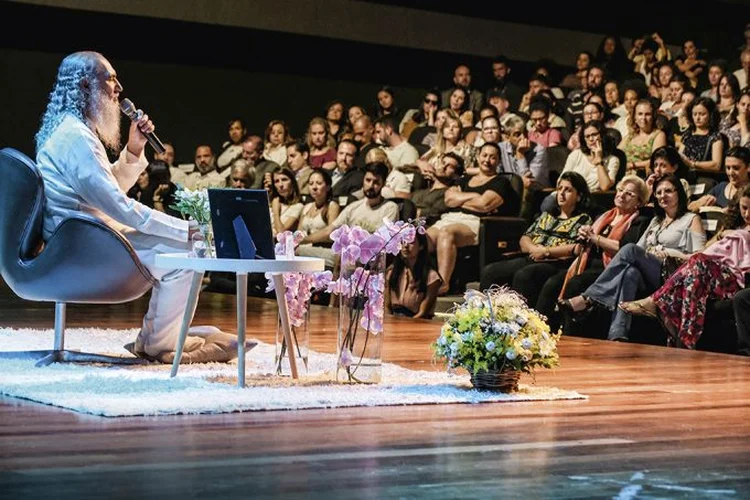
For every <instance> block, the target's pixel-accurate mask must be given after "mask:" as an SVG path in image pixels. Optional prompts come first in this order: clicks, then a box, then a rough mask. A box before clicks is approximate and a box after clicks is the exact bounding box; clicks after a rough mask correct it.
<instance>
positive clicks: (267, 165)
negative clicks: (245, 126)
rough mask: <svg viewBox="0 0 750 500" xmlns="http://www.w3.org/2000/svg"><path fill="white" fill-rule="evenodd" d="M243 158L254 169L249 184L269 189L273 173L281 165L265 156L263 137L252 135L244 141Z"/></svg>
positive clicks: (257, 187)
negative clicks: (251, 180)
mask: <svg viewBox="0 0 750 500" xmlns="http://www.w3.org/2000/svg"><path fill="white" fill-rule="evenodd" d="M242 159H243V160H245V161H247V163H248V168H252V169H253V170H254V176H253V182H252V184H250V186H248V187H249V188H252V189H261V188H265V189H269V188H270V186H271V173H272V172H273V171H274V170H276V168H277V167H278V166H279V165H278V164H277V163H275V162H272V161H270V160H266V159H265V158H263V138H262V137H260V136H258V135H251V136H249V137H248V138H247V139H245V141H244V142H243V143H242Z"/></svg>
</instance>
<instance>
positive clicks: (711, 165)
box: [680, 97, 724, 175]
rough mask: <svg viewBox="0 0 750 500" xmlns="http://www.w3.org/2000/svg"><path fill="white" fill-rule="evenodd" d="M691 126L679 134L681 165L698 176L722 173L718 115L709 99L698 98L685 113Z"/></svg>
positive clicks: (721, 146) (722, 146) (722, 150)
mask: <svg viewBox="0 0 750 500" xmlns="http://www.w3.org/2000/svg"><path fill="white" fill-rule="evenodd" d="M687 118H688V122H689V123H690V126H689V127H688V130H687V132H685V133H684V134H682V147H681V148H680V154H682V159H683V161H684V162H685V163H686V164H687V166H688V167H690V169H691V170H693V171H695V173H697V174H698V175H700V174H706V173H708V174H716V173H718V172H719V171H720V170H721V157H722V154H723V153H724V144H723V143H722V141H721V135H720V134H719V113H718V112H717V111H716V103H715V102H713V101H712V100H711V99H709V98H708V97H698V98H697V99H695V100H694V101H693V102H692V103H690V106H688V109H687Z"/></svg>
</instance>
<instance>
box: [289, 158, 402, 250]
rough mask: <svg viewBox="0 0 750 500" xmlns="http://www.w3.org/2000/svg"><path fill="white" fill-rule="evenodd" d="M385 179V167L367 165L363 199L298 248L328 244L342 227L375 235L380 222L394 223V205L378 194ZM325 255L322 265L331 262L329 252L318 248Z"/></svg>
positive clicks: (363, 181)
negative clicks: (389, 221)
mask: <svg viewBox="0 0 750 500" xmlns="http://www.w3.org/2000/svg"><path fill="white" fill-rule="evenodd" d="M387 177H388V167H387V166H386V165H385V164H384V163H370V164H369V165H367V166H366V167H365V176H364V179H363V180H362V191H363V192H364V195H365V197H364V198H363V199H361V200H357V201H355V202H353V203H350V204H349V205H347V206H346V208H344V209H343V210H342V211H341V213H340V214H339V216H338V217H336V220H334V221H333V223H332V224H330V225H329V226H328V227H326V228H324V229H321V230H320V231H317V232H315V233H312V234H309V235H308V236H306V237H305V238H304V239H303V240H302V242H301V243H300V244H304V243H325V242H330V241H331V238H330V236H331V233H332V232H333V231H334V230H335V229H337V228H339V227H341V226H343V225H344V224H346V225H348V226H359V227H361V228H363V229H365V230H366V231H369V232H375V231H376V230H377V229H378V228H379V227H380V226H382V225H383V218H387V219H388V220H391V221H395V220H397V219H398V205H396V204H395V203H394V202H392V201H387V200H386V199H385V198H383V196H382V194H381V191H382V190H383V186H384V185H385V179H386V178H387ZM321 250H324V251H325V252H322V253H321V255H320V256H321V257H323V258H325V259H326V263H328V262H330V261H332V260H333V258H334V253H333V250H332V249H330V248H321Z"/></svg>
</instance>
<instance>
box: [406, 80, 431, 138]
mask: <svg viewBox="0 0 750 500" xmlns="http://www.w3.org/2000/svg"><path fill="white" fill-rule="evenodd" d="M439 108H440V91H439V90H438V89H432V90H428V91H427V92H426V93H425V95H424V98H423V99H422V103H421V104H420V105H419V107H418V108H415V109H410V110H408V111H407V112H406V113H405V114H404V119H403V120H401V123H400V124H399V126H398V128H399V133H400V134H401V136H402V137H403V138H404V139H407V140H408V139H409V136H410V135H411V133H412V132H414V129H416V128H419V127H425V126H428V127H433V126H435V119H436V118H437V112H438V109H439Z"/></svg>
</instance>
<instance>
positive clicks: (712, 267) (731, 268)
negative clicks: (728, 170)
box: [619, 186, 750, 349]
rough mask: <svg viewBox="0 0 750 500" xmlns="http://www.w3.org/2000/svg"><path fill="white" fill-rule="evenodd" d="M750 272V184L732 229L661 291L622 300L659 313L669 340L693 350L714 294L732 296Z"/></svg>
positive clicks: (627, 307)
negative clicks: (634, 299) (631, 300)
mask: <svg viewBox="0 0 750 500" xmlns="http://www.w3.org/2000/svg"><path fill="white" fill-rule="evenodd" d="M748 271H750V186H745V187H744V188H743V189H742V191H741V193H740V195H739V196H738V197H737V198H735V199H734V200H733V201H732V207H731V210H730V212H729V222H728V226H727V230H724V231H721V232H720V233H719V234H717V235H716V236H715V237H714V238H713V239H712V243H711V244H709V245H708V246H707V247H706V248H705V250H703V251H702V252H700V253H697V254H695V255H693V256H692V257H690V259H688V261H687V262H686V263H685V264H684V265H683V266H682V267H680V268H679V269H678V270H677V271H676V272H675V273H674V274H673V275H672V277H670V278H669V279H668V280H667V282H666V283H664V284H663V285H662V286H661V288H659V289H658V290H657V291H656V292H654V293H653V294H651V295H650V296H648V297H646V298H645V299H641V300H636V301H633V302H622V303H620V305H619V308H620V309H621V310H623V311H624V312H626V313H630V314H636V315H642V316H650V317H658V319H659V320H660V321H661V323H662V325H663V326H664V328H665V329H666V330H667V331H668V332H669V337H668V339H667V343H668V345H676V346H678V347H686V348H688V349H694V348H695V346H696V344H697V343H698V340H699V339H700V336H701V334H702V333H703V326H704V324H705V320H706V303H707V302H708V300H709V299H731V298H732V297H734V295H735V294H736V293H737V292H738V291H739V290H741V289H742V288H744V286H745V273H747V272H748Z"/></svg>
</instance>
